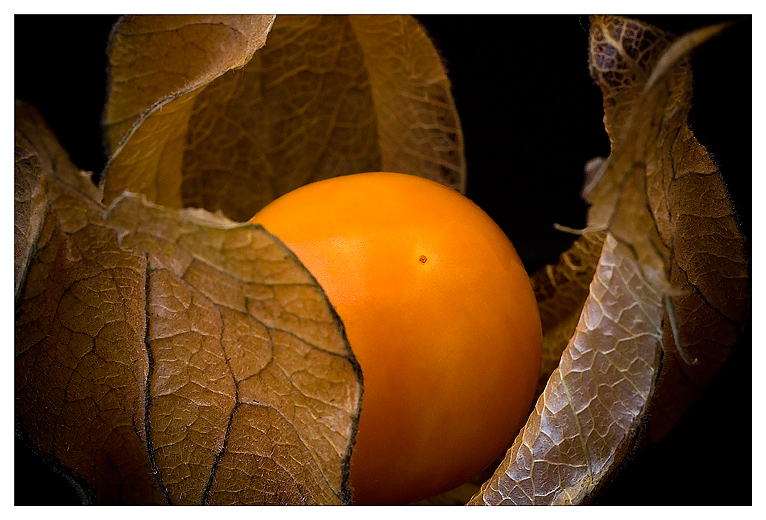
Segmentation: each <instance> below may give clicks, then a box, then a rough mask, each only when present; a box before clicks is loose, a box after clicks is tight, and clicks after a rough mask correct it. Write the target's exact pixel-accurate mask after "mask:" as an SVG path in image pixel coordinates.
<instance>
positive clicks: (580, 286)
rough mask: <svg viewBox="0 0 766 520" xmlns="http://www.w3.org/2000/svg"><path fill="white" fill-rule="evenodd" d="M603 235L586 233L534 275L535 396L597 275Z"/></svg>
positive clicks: (548, 373)
mask: <svg viewBox="0 0 766 520" xmlns="http://www.w3.org/2000/svg"><path fill="white" fill-rule="evenodd" d="M604 237H605V234H604V233H586V234H584V235H583V236H581V237H580V238H578V239H577V240H576V241H575V242H574V243H573V244H572V247H570V248H569V249H568V250H567V251H565V252H564V253H562V255H561V257H560V258H559V262H558V263H557V264H554V265H548V266H546V267H544V268H543V269H540V270H539V271H537V272H535V273H534V274H533V275H532V277H531V281H532V288H533V289H534V291H535V298H536V299H537V305H538V308H539V309H540V322H541V324H542V327H543V360H542V366H541V368H540V378H539V383H538V391H537V393H538V395H539V394H541V393H542V391H543V389H544V388H545V385H546V384H547V382H548V378H549V377H550V375H551V374H552V373H553V371H554V370H555V369H556V367H557V366H558V364H559V359H561V353H562V352H563V351H564V348H566V346H567V344H568V343H569V339H570V338H571V337H572V335H573V334H574V332H575V329H576V327H577V322H578V321H579V319H580V313H581V312H582V309H583V305H585V300H586V298H587V297H588V292H589V287H590V282H591V280H592V279H593V275H594V273H595V272H596V265H597V264H598V260H599V256H600V255H601V248H602V247H603V244H604Z"/></svg>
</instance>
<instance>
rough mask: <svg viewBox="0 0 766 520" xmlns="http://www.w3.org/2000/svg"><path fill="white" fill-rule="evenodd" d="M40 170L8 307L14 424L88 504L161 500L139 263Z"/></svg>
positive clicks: (63, 185) (91, 211)
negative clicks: (24, 259) (38, 200)
mask: <svg viewBox="0 0 766 520" xmlns="http://www.w3.org/2000/svg"><path fill="white" fill-rule="evenodd" d="M27 129H29V127H27ZM18 135H19V134H18V133H17V136H18ZM17 146H22V147H23V146H24V141H21V140H18V141H17ZM26 153H27V154H31V155H35V154H37V152H36V151H34V150H27V151H26ZM73 168H74V167H72V166H71V165H68V166H67V167H66V168H64V170H65V171H66V170H70V169H73ZM59 171H60V170H59ZM83 177H87V176H86V175H85V174H83ZM43 178H44V181H43V182H42V183H41V184H42V186H45V187H46V188H47V190H46V194H45V196H46V199H47V200H46V201H45V203H44V204H43V205H42V206H38V211H42V212H44V218H43V225H42V229H41V231H40V233H39V236H38V237H37V240H36V243H35V244H34V250H33V254H32V258H31V261H30V263H29V269H28V271H27V275H26V279H25V280H24V282H23V291H22V292H21V294H20V295H19V299H18V302H17V305H16V328H15V332H16V346H15V381H16V422H17V429H18V430H20V431H22V432H23V434H24V435H25V436H26V438H27V440H28V441H29V442H31V443H33V444H34V445H35V446H36V447H37V449H38V451H39V452H41V453H42V454H43V455H44V456H45V457H46V458H47V459H49V460H51V461H54V463H55V465H57V466H58V467H59V468H60V469H61V470H62V471H63V472H64V474H65V475H67V476H68V477H69V478H70V480H71V481H72V482H73V483H74V484H76V485H77V486H79V487H80V488H81V489H80V494H81V496H83V498H84V499H85V500H86V501H96V502H99V503H124V502H127V503H157V502H161V501H162V494H161V493H160V490H159V488H158V487H157V484H156V481H155V478H154V475H153V472H152V467H151V461H150V458H149V453H148V452H147V451H146V450H145V441H146V439H145V435H144V433H145V432H146V423H145V420H144V419H145V416H144V407H145V401H146V396H145V381H146V376H147V373H148V370H149V359H148V356H147V352H146V348H145V345H144V332H145V330H144V323H145V318H144V307H145V302H144V273H145V271H146V260H145V258H144V255H143V254H140V253H134V252H130V251H125V250H123V249H121V248H120V247H119V246H118V244H117V234H116V233H115V232H114V231H113V230H112V229H110V228H108V227H107V226H106V225H105V224H104V221H103V217H102V214H103V207H102V206H100V204H99V203H98V202H96V201H95V200H93V199H91V198H89V197H88V196H87V195H85V194H84V193H83V192H82V191H80V190H78V189H77V188H75V187H73V186H71V185H69V184H68V183H67V182H64V181H63V180H62V179H60V178H59V177H57V176H56V175H54V172H53V171H51V169H50V168H46V169H45V170H43ZM32 180H33V179H28V180H27V182H30V181H32ZM18 216H19V213H17V222H18Z"/></svg>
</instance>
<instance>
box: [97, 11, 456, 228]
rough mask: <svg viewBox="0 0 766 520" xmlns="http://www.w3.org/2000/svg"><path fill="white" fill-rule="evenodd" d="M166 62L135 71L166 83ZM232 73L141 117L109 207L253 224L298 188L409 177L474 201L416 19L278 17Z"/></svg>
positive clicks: (445, 97)
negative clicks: (137, 206)
mask: <svg viewBox="0 0 766 520" xmlns="http://www.w3.org/2000/svg"><path fill="white" fill-rule="evenodd" d="M114 46H115V44H114V43H113V47H114ZM152 50H153V51H154V54H151V53H150V51H152ZM164 52H165V51H164V49H163V48H162V47H159V46H156V47H152V48H147V50H146V51H144V52H142V53H141V55H140V56H138V57H136V56H134V58H137V59H138V61H141V62H142V63H143V65H142V69H141V70H144V69H146V70H152V67H157V68H158V69H160V70H163V67H164V65H162V62H161V60H160V58H161V57H162V54H163V53H164ZM155 54H157V55H158V56H157V57H155ZM157 60H160V61H157ZM155 61H157V63H155ZM144 62H145V63H144ZM224 72H225V70H222V71H221V73H222V75H220V77H216V78H215V79H213V78H212V77H211V78H210V81H209V82H208V83H206V84H205V88H198V89H197V90H195V91H194V92H189V94H187V95H184V96H181V97H178V96H176V97H172V96H171V97H169V98H166V100H165V101H163V102H162V107H161V110H157V109H149V108H148V105H147V104H144V105H142V106H141V110H145V112H142V114H143V115H142V116H141V120H140V121H139V123H140V124H138V125H137V126H136V127H135V128H134V129H135V132H134V133H133V135H132V136H129V139H128V140H127V141H126V142H125V145H124V146H123V147H122V148H121V149H118V150H116V152H115V154H114V156H113V158H112V161H111V163H110V166H109V168H108V170H107V172H106V175H105V181H104V182H105V184H104V186H105V200H106V201H107V202H110V201H111V200H113V199H114V198H115V197H117V196H118V195H119V194H120V193H121V192H122V191H123V190H124V189H129V190H131V191H134V192H139V193H143V194H145V195H146V196H147V198H148V200H150V201H153V202H156V203H160V204H163V205H165V206H168V207H187V206H195V207H204V208H206V209H208V210H210V211H217V210H221V211H222V212H223V213H224V214H226V215H227V216H228V217H230V218H232V219H234V220H238V221H245V220H248V219H249V218H250V217H252V216H253V215H254V214H255V213H256V212H257V211H258V210H259V209H260V208H261V207H263V206H265V205H266V204H267V203H268V202H270V201H271V200H273V199H274V198H276V197H278V196H279V195H282V194H284V193H286V192H288V191H291V190H292V189H294V188H297V187H299V186H301V185H303V184H306V183H307V182H311V181H315V180H320V179H324V178H328V177H333V176H337V175H343V174H349V173H358V172H363V171H376V170H387V171H400V172H405V173H412V174H415V175H420V176H423V177H428V178H431V179H434V180H438V181H439V182H442V183H445V184H448V185H450V186H453V187H455V188H457V189H460V190H464V188H465V164H464V159H463V142H462V134H461V130H460V124H459V120H458V116H457V112H456V110H455V106H454V102H453V100H452V96H451V94H450V87H449V81H448V79H447V77H446V74H445V71H444V68H443V66H442V64H441V60H440V59H439V56H438V54H437V53H436V51H435V50H434V48H433V45H432V44H431V42H430V40H429V39H428V37H427V36H426V35H425V33H424V31H423V30H422V28H421V27H420V26H419V25H418V24H417V22H416V21H415V20H414V19H413V18H411V17H407V16H372V17H366V16H279V17H277V18H276V20H275V21H274V25H273V27H272V28H271V29H270V33H269V35H268V41H267V43H266V45H265V46H264V47H263V48H262V49H260V50H258V52H256V53H255V54H254V55H253V57H252V59H250V60H249V61H248V62H247V64H245V65H244V67H242V68H241V69H237V70H230V71H228V72H225V73H224ZM168 95H169V94H168ZM156 103H157V102H156V101H155V105H154V106H155V108H156V106H157V105H156ZM147 110H148V111H147ZM158 142H159V143H161V146H160V145H158V144H157V143H158Z"/></svg>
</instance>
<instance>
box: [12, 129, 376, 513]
mask: <svg viewBox="0 0 766 520" xmlns="http://www.w3.org/2000/svg"><path fill="white" fill-rule="evenodd" d="M17 135H19V134H17ZM17 150H18V156H19V157H20V158H21V159H20V160H19V164H20V165H21V166H20V167H19V168H18V169H17V184H20V183H19V180H18V178H19V177H25V176H26V175H27V174H28V172H29V174H31V175H33V178H32V179H26V180H24V182H25V183H26V184H27V185H31V184H32V182H31V181H33V180H35V181H36V180H39V179H40V178H43V179H44V180H45V183H47V187H48V189H47V191H46V196H47V203H46V201H45V200H43V201H42V202H35V204H32V205H31V207H33V209H34V208H36V209H35V211H37V212H38V213H39V212H41V211H44V219H43V224H42V226H41V227H42V229H41V231H40V232H39V233H38V235H39V238H38V239H37V242H36V244H35V245H34V247H33V252H32V253H31V255H30V256H31V261H30V262H29V268H28V272H27V276H26V279H25V281H24V283H23V284H22V287H23V289H22V291H21V294H20V298H19V301H18V305H17V309H16V310H17V312H16V314H17V318H16V358H15V362H16V363H15V366H16V378H15V379H16V394H17V400H16V421H17V430H18V432H19V434H20V435H22V436H23V437H25V438H26V439H27V441H28V442H30V443H31V444H33V445H34V446H35V447H36V449H37V450H38V451H39V452H41V453H42V454H43V455H44V456H45V457H46V458H47V459H48V460H49V461H50V462H51V463H52V464H54V465H55V466H57V467H58V468H59V469H60V470H61V471H62V472H64V473H65V475H67V476H68V477H69V478H70V479H71V480H72V481H73V482H75V483H76V484H77V485H78V486H79V487H80V488H81V495H82V496H83V497H84V499H85V500H86V501H89V502H95V503H128V504H142V503H177V504H191V503H211V504H213V503H257V504H307V503H317V504H341V503H349V501H350V492H349V490H348V484H347V479H346V477H347V473H348V460H349V457H350V446H351V445H352V442H353V435H354V431H355V427H356V422H357V418H358V410H359V403H360V402H361V372H360V371H359V368H358V366H357V364H356V361H355V360H354V358H353V355H352V354H351V351H350V348H349V347H348V343H347V341H346V339H345V335H344V334H343V329H342V326H341V325H340V322H339V320H338V318H337V316H336V315H335V314H334V311H333V310H332V308H331V307H330V305H329V303H328V302H327V300H326V297H325V296H324V293H323V292H322V291H321V288H320V287H319V286H318V284H317V283H316V281H315V280H314V279H313V278H312V277H311V275H310V274H309V273H308V272H307V271H306V270H305V268H303V267H302V265H301V264H300V263H299V262H298V261H297V259H295V257H294V256H293V255H292V254H291V253H290V252H289V250H287V249H286V248H285V247H284V246H283V245H282V244H281V242H279V241H278V240H276V239H275V238H274V237H273V236H271V235H270V234H268V233H267V232H266V231H264V230H263V229H262V228H260V227H259V226H254V225H236V224H234V223H233V222H231V221H228V220H226V219H224V218H222V217H220V216H214V215H211V214H209V213H207V212H205V211H202V210H196V211H184V212H178V211H177V210H170V209H167V208H163V207H159V206H155V205H151V204H148V203H146V202H145V201H144V200H143V199H142V198H139V197H137V196H134V195H127V194H126V195H123V196H122V197H121V198H120V199H119V200H118V201H116V202H115V204H114V205H113V206H112V207H110V208H109V210H108V212H107V213H106V215H107V216H108V220H106V219H105V209H104V207H103V206H102V205H101V204H100V203H99V202H97V201H96V200H93V199H92V198H90V197H88V196H87V195H86V194H84V193H83V192H82V191H80V190H78V189H77V188H75V187H73V186H71V185H69V184H68V183H67V182H65V181H63V180H62V179H60V178H58V177H57V176H55V175H54V173H53V172H51V171H50V169H45V170H43V169H42V167H41V166H40V164H39V162H38V163H37V164H34V160H35V156H36V152H35V151H34V150H31V149H29V146H28V142H27V141H25V140H23V138H20V139H19V140H18V141H17ZM27 163H29V164H30V165H31V167H27V166H26V164H27ZM70 166H71V165H70ZM41 170H42V176H41V174H40V171H41ZM82 175H83V176H85V174H82ZM35 176H36V177H35ZM22 191H23V190H22ZM27 191H28V190H27ZM30 198H31V197H29V196H27V197H26V198H25V200H26V199H30ZM32 200H33V201H35V200H36V199H34V198H32ZM25 204H26V205H25V208H29V207H30V203H25ZM30 213H31V211H29V210H28V209H23V210H22V211H20V212H19V213H17V229H22V228H23V226H24V222H29V221H30V220H31V219H30V218H28V215H29V214H30ZM26 226H27V228H30V227H33V226H31V225H29V224H26ZM117 229H119V231H120V233H118V231H117ZM31 234H32V233H31V232H25V233H22V235H23V236H27V235H31Z"/></svg>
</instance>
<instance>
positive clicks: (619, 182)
mask: <svg viewBox="0 0 766 520" xmlns="http://www.w3.org/2000/svg"><path fill="white" fill-rule="evenodd" d="M721 29H722V27H721V26H719V27H714V28H705V29H702V30H699V31H696V32H693V33H691V34H690V35H687V36H686V37H682V38H680V39H677V40H675V39H674V37H673V36H672V35H668V34H666V33H664V32H662V31H660V30H659V29H656V28H654V27H651V26H647V25H645V24H642V23H640V22H637V21H635V20H630V19H626V18H620V17H594V18H593V20H592V23H591V44H590V50H591V70H592V74H593V76H594V78H595V79H596V81H597V83H598V84H599V85H600V86H601V88H602V90H603V92H604V111H605V118H604V121H605V125H606V127H607V130H608V132H609V135H610V138H611V139H612V153H611V155H610V156H609V158H608V159H607V160H605V161H599V162H596V163H595V165H596V168H592V169H589V173H590V174H591V176H590V177H589V178H588V179H587V182H586V185H585V188H584V190H583V195H584V197H585V198H586V199H587V200H588V202H589V203H590V204H591V207H590V210H589V213H588V229H587V230H586V231H607V232H608V234H607V238H606V241H605V242H604V248H603V251H602V253H601V256H600V258H599V261H598V267H597V268H596V274H595V276H594V278H593V281H592V283H591V285H590V288H589V294H588V298H587V300H586V301H585V305H584V307H583V310H582V314H581V315H580V319H579V322H578V325H577V330H576V332H575V334H574V336H573V337H572V338H571V341H570V342H569V344H568V346H567V348H566V349H565V350H564V353H563V355H562V357H561V361H560V364H559V366H558V368H557V369H556V370H555V371H554V372H553V374H552V375H551V377H550V379H549V381H548V383H547V386H546V387H545V390H544V392H543V394H542V395H541V396H540V398H539V400H538V402H537V405H536V407H535V410H534V412H533V413H532V415H531V416H530V418H529V420H528V422H527V424H526V425H525V427H524V429H523V430H522V432H521V434H519V436H518V437H517V438H516V441H515V442H514V444H513V446H512V447H511V449H510V450H509V452H508V453H507V454H506V458H505V459H504V461H503V462H502V464H501V465H500V467H499V468H498V469H497V470H496V472H495V473H494V475H493V476H492V477H491V478H490V480H488V481H487V482H486V483H485V484H484V485H483V486H482V488H481V490H480V492H479V493H477V494H476V495H475V496H474V497H473V498H472V499H471V501H470V502H469V503H470V504H568V503H573V504H575V503H583V502H586V501H588V500H589V499H590V498H591V497H592V496H593V494H594V493H596V492H597V491H598V489H599V488H600V486H602V485H603V484H604V482H606V478H607V477H608V475H610V474H611V473H612V472H613V471H614V469H615V467H616V466H617V465H618V464H619V462H620V460H621V459H622V458H623V457H624V456H625V453H626V451H627V450H628V448H629V447H630V445H631V444H632V443H633V442H634V437H635V436H636V432H637V431H638V429H639V427H640V426H641V425H642V422H643V421H644V414H645V413H646V412H647V410H648V409H654V408H657V407H662V406H665V405H666V404H667V403H669V402H672V401H674V400H676V399H677V396H676V395H675V394H673V393H671V392H668V390H671V391H672V390H673V386H674V385H676V384H677V383H676V382H677V381H679V378H678V377H677V374H674V373H673V370H674V369H675V370H677V368H678V364H677V363H675V364H674V363H673V361H672V360H671V363H670V364H669V366H670V367H671V368H670V369H668V368H667V366H668V364H666V363H663V364H662V370H663V375H662V379H661V383H660V384H659V386H658V387H657V388H656V389H655V388H654V386H655V380H656V379H657V377H658V373H659V370H660V361H661V360H662V349H661V348H660V346H664V348H665V350H668V351H669V352H672V351H673V350H672V348H671V349H669V348H668V346H669V345H670V346H672V345H674V344H675V345H676V346H677V347H678V352H681V349H684V350H686V349H687V348H688V346H689V344H688V343H687V340H686V339H687V338H696V339H695V341H696V342H697V344H696V345H695V347H696V346H704V348H705V349H706V353H707V354H708V355H710V356H711V357H712V358H717V360H720V359H722V358H725V356H726V353H727V349H728V348H730V345H731V344H732V343H733V342H734V340H735V339H736V335H737V334H736V331H737V328H738V326H737V323H738V321H739V320H741V319H742V316H743V313H744V310H745V304H744V303H745V294H746V286H745V284H746V265H747V264H746V258H745V255H744V247H743V244H742V239H741V236H740V235H739V232H738V230H737V227H736V223H735V222H734V220H733V214H732V209H731V204H730V203H729V201H728V197H727V196H726V194H725V190H723V187H722V185H721V184H720V176H719V175H718V173H717V172H716V171H715V169H714V168H711V166H712V164H711V162H710V160H709V158H708V157H707V155H706V153H705V152H704V150H703V149H702V148H701V147H700V146H699V145H698V144H697V143H696V141H695V140H694V138H693V136H692V135H691V132H690V131H689V130H688V128H686V115H687V113H688V105H689V101H690V98H691V75H690V68H689V64H688V60H687V59H686V55H687V54H688V53H689V52H690V50H691V49H693V48H694V46H695V45H699V44H700V43H701V42H703V41H704V40H705V39H707V38H709V37H710V36H712V35H714V34H716V33H717V32H718V31H720V30H721ZM692 199H694V200H692ZM692 222H694V226H690V225H689V224H691V223H692ZM719 238H721V239H723V240H722V241H720V242H718V239H719ZM713 242H717V243H715V244H714V243H713ZM727 248H728V249H727ZM679 264H683V267H682V266H681V265H679ZM686 268H691V273H689V272H688V271H687V270H686ZM692 273H694V274H692ZM685 277H688V278H685ZM538 279H539V277H538ZM691 280H696V281H697V282H698V284H695V283H694V282H692V281H691ZM706 281H709V282H710V283H709V285H708V284H705V283H704V282H706ZM679 282H681V283H679ZM703 285H704V288H703ZM700 293H707V294H710V297H711V300H709V301H710V302H711V303H712V302H715V303H712V304H710V303H708V302H707V301H705V300H704V299H703V298H700ZM538 297H539V292H538ZM542 301H544V298H543V299H542ZM570 307H574V305H572V306H570ZM541 310H542V311H543V319H546V312H545V311H546V309H545V307H544V306H542V309H541ZM680 313H683V318H681V319H679V314H680ZM695 315H696V316H700V317H701V318H702V319H699V318H697V317H696V316H695ZM562 316H563V318H564V322H565V321H566V313H563V314H562ZM556 317H557V318H558V316H556ZM702 320H709V321H708V323H709V324H710V325H709V326H708V327H705V325H704V324H703V323H702ZM549 321H552V322H553V323H555V322H556V320H555V319H554V320H549ZM700 333H702V334H700ZM704 333H707V335H706V336H704V335H703V334H704ZM679 338H685V340H682V342H681V344H679V343H678V340H679ZM686 354H688V351H687V353H686ZM686 354H684V355H686ZM680 357H683V356H680ZM667 358H668V356H665V359H667ZM694 366H696V365H694ZM694 366H692V367H690V368H694ZM718 366H719V365H718ZM716 369H717V365H715V364H710V363H708V365H707V371H708V373H709V372H710V371H713V372H714V371H715V370H716ZM681 402H682V403H688V402H689V401H688V399H687V397H682V398H681ZM663 403H665V404H663ZM674 411H675V412H678V410H674ZM675 417H676V418H677V415H676V416H675ZM664 424H665V425H667V424H668V423H667V421H666V422H664ZM650 426H651V424H650Z"/></svg>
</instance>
